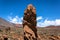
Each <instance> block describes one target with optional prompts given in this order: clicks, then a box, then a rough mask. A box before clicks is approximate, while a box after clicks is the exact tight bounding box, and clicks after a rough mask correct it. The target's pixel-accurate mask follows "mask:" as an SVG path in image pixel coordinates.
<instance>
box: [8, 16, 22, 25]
mask: <svg viewBox="0 0 60 40" xmlns="http://www.w3.org/2000/svg"><path fill="white" fill-rule="evenodd" d="M8 19H9V21H10V22H12V23H15V24H22V20H23V17H21V18H19V17H18V16H15V17H14V18H12V17H10V16H8Z"/></svg>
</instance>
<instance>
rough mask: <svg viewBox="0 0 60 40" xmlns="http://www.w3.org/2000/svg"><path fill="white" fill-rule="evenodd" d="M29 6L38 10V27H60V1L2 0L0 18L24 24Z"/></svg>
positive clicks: (0, 2) (0, 1) (0, 0)
mask: <svg viewBox="0 0 60 40" xmlns="http://www.w3.org/2000/svg"><path fill="white" fill-rule="evenodd" d="M28 4H32V5H33V6H34V7H35V8H36V14H37V25H38V26H48V25H60V0H0V17H2V18H4V19H5V20H8V21H10V22H13V23H22V18H23V15H24V10H25V9H26V7H27V5H28Z"/></svg>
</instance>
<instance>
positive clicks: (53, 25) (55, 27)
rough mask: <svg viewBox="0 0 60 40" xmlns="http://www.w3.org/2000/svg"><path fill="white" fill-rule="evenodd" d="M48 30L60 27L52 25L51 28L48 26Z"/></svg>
mask: <svg viewBox="0 0 60 40" xmlns="http://www.w3.org/2000/svg"><path fill="white" fill-rule="evenodd" d="M46 28H60V26H54V25H51V26H47V27H46Z"/></svg>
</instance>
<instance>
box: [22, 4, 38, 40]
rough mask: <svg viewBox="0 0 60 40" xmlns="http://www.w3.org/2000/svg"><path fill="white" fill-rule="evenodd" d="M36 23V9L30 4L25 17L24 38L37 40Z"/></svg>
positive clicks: (25, 39)
mask: <svg viewBox="0 0 60 40" xmlns="http://www.w3.org/2000/svg"><path fill="white" fill-rule="evenodd" d="M36 24H37V22H36V9H35V7H33V5H32V4H29V5H28V7H27V9H26V10H25V12H24V17H23V29H24V40H37V28H36Z"/></svg>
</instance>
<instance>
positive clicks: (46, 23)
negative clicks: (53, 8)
mask: <svg viewBox="0 0 60 40" xmlns="http://www.w3.org/2000/svg"><path fill="white" fill-rule="evenodd" d="M37 18H38V17H37ZM41 20H43V19H41ZM50 25H55V26H58V25H60V19H55V20H48V19H47V18H46V19H45V20H44V21H43V22H41V21H37V26H39V27H46V26H50Z"/></svg>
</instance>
